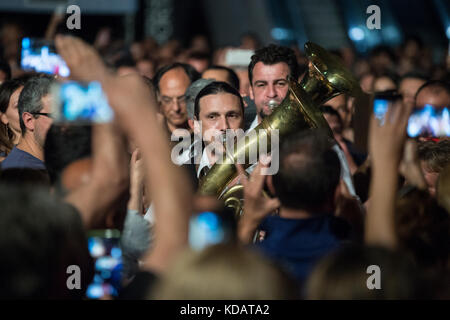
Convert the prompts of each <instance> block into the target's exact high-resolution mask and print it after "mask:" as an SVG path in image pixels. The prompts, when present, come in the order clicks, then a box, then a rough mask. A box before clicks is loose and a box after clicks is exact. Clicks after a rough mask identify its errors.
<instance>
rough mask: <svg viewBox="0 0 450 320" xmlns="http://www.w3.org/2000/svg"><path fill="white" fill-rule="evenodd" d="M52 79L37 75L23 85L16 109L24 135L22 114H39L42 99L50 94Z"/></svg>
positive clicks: (47, 76)
mask: <svg viewBox="0 0 450 320" xmlns="http://www.w3.org/2000/svg"><path fill="white" fill-rule="evenodd" d="M54 81H55V80H54V78H53V77H52V76H49V75H38V76H35V77H32V78H30V79H29V80H28V81H27V82H26V83H25V85H24V87H23V90H22V92H21V93H20V96H19V102H18V104H17V107H18V108H19V118H20V128H21V129H22V135H23V134H25V129H26V128H25V124H24V122H23V120H22V115H23V113H24V112H30V113H34V112H40V111H41V110H42V108H43V105H42V101H41V99H42V97H44V96H46V95H47V94H49V93H50V88H51V85H52V84H53V82H54Z"/></svg>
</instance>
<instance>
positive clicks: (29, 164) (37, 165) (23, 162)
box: [2, 147, 46, 170]
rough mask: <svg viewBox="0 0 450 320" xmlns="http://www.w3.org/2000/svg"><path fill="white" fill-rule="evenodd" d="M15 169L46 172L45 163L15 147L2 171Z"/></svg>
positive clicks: (4, 163) (3, 163) (4, 162)
mask: <svg viewBox="0 0 450 320" xmlns="http://www.w3.org/2000/svg"><path fill="white" fill-rule="evenodd" d="M14 168H30V169H42V170H46V167H45V165H44V162H43V161H42V160H39V159H38V158H36V157H34V156H33V155H31V154H29V153H28V152H26V151H23V150H20V149H19V148H16V147H14V148H13V149H12V150H11V152H10V153H9V154H8V156H7V157H6V158H5V160H3V162H2V170H6V169H14Z"/></svg>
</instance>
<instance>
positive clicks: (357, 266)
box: [307, 246, 426, 300]
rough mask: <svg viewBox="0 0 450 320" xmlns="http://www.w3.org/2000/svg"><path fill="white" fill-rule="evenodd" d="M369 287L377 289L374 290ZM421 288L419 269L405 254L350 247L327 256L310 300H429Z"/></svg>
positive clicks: (312, 280)
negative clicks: (418, 276) (417, 270)
mask: <svg viewBox="0 0 450 320" xmlns="http://www.w3.org/2000/svg"><path fill="white" fill-rule="evenodd" d="M371 266H372V267H371ZM369 267H371V268H369ZM378 268H379V269H378ZM377 272H378V275H377ZM371 277H372V278H371ZM369 286H374V288H372V289H370V288H369ZM378 288H379V289H378ZM420 288H421V282H420V280H419V279H418V278H417V272H416V270H415V268H414V267H413V266H412V264H411V261H410V260H409V259H408V258H406V257H405V256H403V255H402V254H400V253H398V252H391V251H389V250H388V249H385V248H381V247H362V246H349V247H344V248H342V249H341V250H339V251H336V252H334V253H332V254H331V255H329V256H327V257H325V258H324V259H323V260H322V261H321V262H320V263H319V264H318V265H317V266H316V268H315V269H314V271H313V273H312V274H311V276H310V278H309V281H308V284H307V298H308V299H312V300H361V299H364V300H366V299H379V300H390V299H417V298H426V297H424V296H423V294H424V293H423V292H420ZM419 294H420V295H419Z"/></svg>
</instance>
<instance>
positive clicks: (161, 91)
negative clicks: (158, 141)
mask: <svg viewBox="0 0 450 320" xmlns="http://www.w3.org/2000/svg"><path fill="white" fill-rule="evenodd" d="M199 78H200V74H199V73H198V72H197V71H195V69H194V68H193V67H191V66H190V65H188V64H184V63H174V64H171V65H168V66H165V67H163V68H161V69H159V70H158V71H157V73H156V75H155V77H154V79H153V81H154V85H155V88H156V90H157V93H158V101H159V105H160V112H161V114H162V115H163V116H164V118H165V122H166V125H167V128H168V130H169V132H170V133H172V132H173V131H174V130H175V129H189V126H188V123H187V119H188V118H187V112H186V96H185V94H186V89H187V88H188V87H189V85H190V84H191V83H192V82H194V81H195V80H197V79H199Z"/></svg>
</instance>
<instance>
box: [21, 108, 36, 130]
mask: <svg viewBox="0 0 450 320" xmlns="http://www.w3.org/2000/svg"><path fill="white" fill-rule="evenodd" d="M33 120H34V117H33V115H32V114H31V113H29V112H24V113H22V121H23V123H24V124H25V127H26V128H27V130H30V131H34V121H33Z"/></svg>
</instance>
